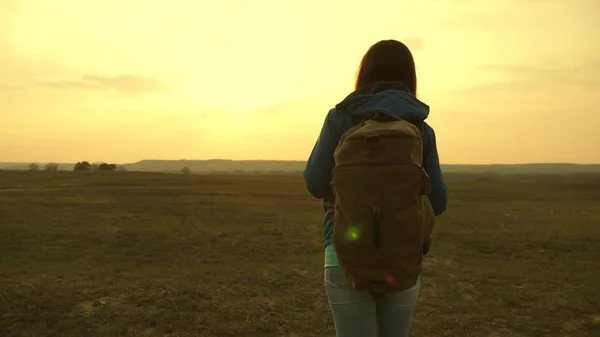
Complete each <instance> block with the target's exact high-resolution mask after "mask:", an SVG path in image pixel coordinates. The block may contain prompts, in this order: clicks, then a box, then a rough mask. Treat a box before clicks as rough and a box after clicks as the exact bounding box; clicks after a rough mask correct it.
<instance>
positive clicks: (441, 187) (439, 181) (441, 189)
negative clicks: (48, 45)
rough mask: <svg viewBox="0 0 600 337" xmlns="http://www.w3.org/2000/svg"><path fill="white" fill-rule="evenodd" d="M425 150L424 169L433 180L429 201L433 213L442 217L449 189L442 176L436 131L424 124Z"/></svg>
mask: <svg viewBox="0 0 600 337" xmlns="http://www.w3.org/2000/svg"><path fill="white" fill-rule="evenodd" d="M424 131H425V132H424V133H423V136H424V138H425V139H424V140H423V142H424V149H423V168H424V169H425V172H427V174H428V175H429V179H430V180H431V192H430V193H429V201H430V202H431V206H432V207H433V212H434V214H435V215H436V216H438V215H441V214H442V213H444V212H445V211H446V208H447V203H448V196H447V188H446V184H445V183H444V178H443V176H442V169H441V167H440V159H439V155H438V151H437V144H436V140H435V131H433V128H431V127H430V126H429V125H427V124H426V123H424Z"/></svg>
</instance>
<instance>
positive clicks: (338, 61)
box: [0, 0, 600, 164]
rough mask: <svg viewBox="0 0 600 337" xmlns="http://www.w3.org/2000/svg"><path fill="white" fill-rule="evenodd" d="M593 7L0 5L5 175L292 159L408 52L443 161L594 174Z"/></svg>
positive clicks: (596, 66)
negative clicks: (332, 112) (380, 55)
mask: <svg viewBox="0 0 600 337" xmlns="http://www.w3.org/2000/svg"><path fill="white" fill-rule="evenodd" d="M599 12H600V2H599V1H597V0H571V1H562V0H496V1H492V0H490V1H475V0H471V1H469V0H423V1H383V0H377V1H376V0H373V1H371V2H368V5H367V2H363V1H353V2H349V1H342V0H328V1H317V0H301V1H300V0H289V1H282V0H277V1H276V0H256V1H245V0H221V1H218V2H208V1H191V0H173V1H147V0H128V1H122V0H104V1H81V0H0V161H4V162H11V161H12V162H29V161H42V162H43V161H57V162H75V161H80V160H89V161H96V160H103V161H110V162H133V161H137V160H140V159H182V158H186V159H209V158H230V159H275V160H277V159H279V160H290V159H292V160H305V159H306V158H307V157H308V154H309V153H310V150H311V149H312V146H313V145H314V142H315V139H316V137H317V135H318V132H319V130H320V128H321V125H322V122H323V119H324V117H325V114H326V113H327V111H328V110H329V109H330V108H331V107H333V106H334V105H335V104H336V103H338V102H339V101H341V100H342V99H343V98H344V97H345V96H346V95H347V94H348V93H349V92H350V91H351V90H352V86H353V81H354V76H355V73H356V69H357V67H358V64H359V61H360V58H361V57H362V55H363V53H364V52H365V51H366V50H367V49H368V48H369V47H370V45H371V44H373V43H375V42H377V41H379V40H382V39H390V38H391V39H397V40H400V41H403V42H405V43H406V44H407V45H408V46H409V47H410V48H411V49H412V51H413V53H414V57H415V61H416V65H417V71H418V86H419V87H418V92H419V98H420V99H421V100H423V101H424V102H425V103H427V104H428V105H429V106H430V107H431V114H430V117H429V119H428V121H429V122H430V124H431V125H432V126H433V127H434V128H435V129H436V134H437V141H438V148H439V151H440V158H441V161H442V163H466V164H480V163H525V162H575V163H594V162H596V163H597V162H600V155H599V153H600V151H598V149H597V148H598V146H599V145H600V132H598V131H597V130H596V129H597V127H598V126H599V125H600V108H599V107H600V41H599V40H598V37H597V35H598V32H600V23H599V20H598V19H597V18H596V16H597V13H599Z"/></svg>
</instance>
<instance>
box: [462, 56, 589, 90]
mask: <svg viewBox="0 0 600 337" xmlns="http://www.w3.org/2000/svg"><path fill="white" fill-rule="evenodd" d="M479 69H480V70H484V71H488V72H495V73H502V74H505V75H508V76H509V77H510V78H511V79H510V80H504V81H498V82H491V83H485V84H481V85H475V86H472V87H469V88H463V89H459V90H457V91H458V92H466V93H489V92H499V91H510V92H515V91H519V92H524V91H534V90H560V89H561V88H567V87H571V88H579V89H597V88H598V89H600V59H598V60H596V59H588V60H585V61H584V62H582V63H580V64H577V65H573V66H569V67H561V68H557V67H548V66H546V67H544V66H529V65H486V66H481V67H479Z"/></svg>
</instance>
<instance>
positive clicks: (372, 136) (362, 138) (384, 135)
mask: <svg viewBox="0 0 600 337" xmlns="http://www.w3.org/2000/svg"><path fill="white" fill-rule="evenodd" d="M369 138H412V139H418V140H422V139H423V138H421V137H418V136H411V135H407V134H401V135H399V134H396V133H389V134H375V135H356V134H352V135H350V136H348V138H346V140H365V139H369Z"/></svg>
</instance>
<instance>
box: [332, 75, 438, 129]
mask: <svg viewBox="0 0 600 337" xmlns="http://www.w3.org/2000/svg"><path fill="white" fill-rule="evenodd" d="M335 108H336V110H338V111H339V112H341V113H345V114H348V115H350V116H353V117H363V116H364V115H365V114H367V113H369V112H372V111H375V110H383V111H386V112H388V113H390V114H393V115H395V116H397V117H399V118H402V119H407V120H410V121H412V122H415V123H420V122H422V121H424V120H425V119H427V117H428V116H429V106H428V105H427V104H425V103H423V102H421V101H420V100H419V99H417V98H416V97H415V96H414V95H413V94H412V93H410V92H409V91H408V90H407V88H406V86H405V85H404V83H402V82H376V83H374V84H371V85H367V86H365V87H362V88H359V89H357V90H356V91H354V92H352V93H351V94H350V95H348V96H347V97H346V98H345V99H344V100H343V101H342V102H340V103H339V104H337V105H336V107H335Z"/></svg>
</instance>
